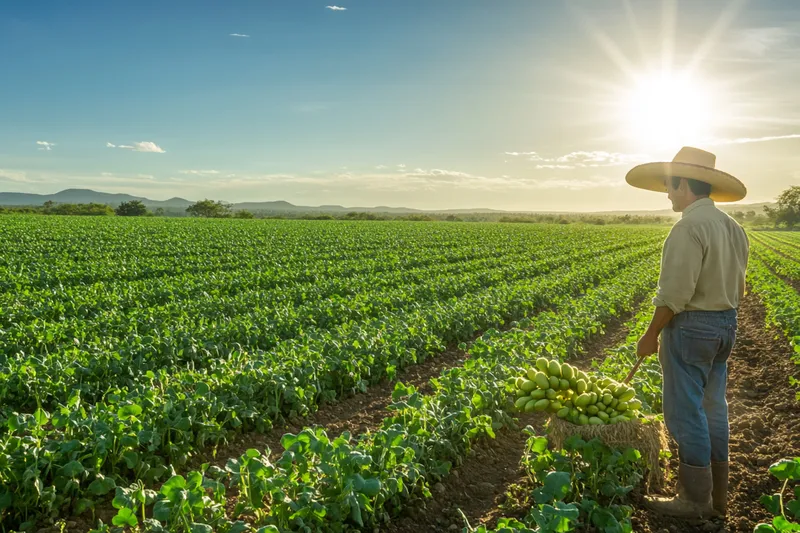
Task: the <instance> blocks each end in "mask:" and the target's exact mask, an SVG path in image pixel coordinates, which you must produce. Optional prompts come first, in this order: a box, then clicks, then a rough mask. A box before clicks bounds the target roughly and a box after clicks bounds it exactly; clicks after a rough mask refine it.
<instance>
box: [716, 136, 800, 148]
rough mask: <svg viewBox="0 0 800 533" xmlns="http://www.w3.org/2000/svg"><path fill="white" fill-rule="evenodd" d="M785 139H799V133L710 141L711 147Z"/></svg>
mask: <svg viewBox="0 0 800 533" xmlns="http://www.w3.org/2000/svg"><path fill="white" fill-rule="evenodd" d="M787 139H800V133H790V134H789V135H771V136H768V137H740V138H738V139H717V140H714V141H711V143H709V144H712V145H715V146H720V145H726V144H749V143H764V142H769V141H784V140H787Z"/></svg>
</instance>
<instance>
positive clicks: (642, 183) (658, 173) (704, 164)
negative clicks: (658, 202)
mask: <svg viewBox="0 0 800 533" xmlns="http://www.w3.org/2000/svg"><path fill="white" fill-rule="evenodd" d="M716 160H717V156H715V155H714V154H712V153H711V152H706V151H705V150H700V149H699V148H692V147H691V146H684V147H683V148H681V149H680V151H678V153H677V155H676V156H675V157H674V158H673V159H672V162H669V163H667V162H660V163H645V164H643V165H638V166H636V167H634V168H632V169H631V170H630V172H628V174H627V175H626V176H625V181H627V182H628V183H629V184H630V185H633V186H634V187H637V188H639V189H647V190H648V191H656V192H667V187H666V185H665V180H666V179H668V178H671V177H672V176H677V177H680V178H690V179H694V180H697V181H703V182H705V183H710V184H711V195H710V198H711V199H712V200H714V201H716V202H736V201H738V200H741V199H742V198H744V197H745V195H746V194H747V188H745V186H744V184H743V183H742V182H741V181H739V180H738V179H736V178H734V177H733V176H731V175H730V174H728V173H726V172H722V171H721V170H717V169H716V168H714V164H715V163H716Z"/></svg>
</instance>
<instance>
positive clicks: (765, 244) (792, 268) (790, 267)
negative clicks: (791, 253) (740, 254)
mask: <svg viewBox="0 0 800 533" xmlns="http://www.w3.org/2000/svg"><path fill="white" fill-rule="evenodd" d="M753 240H754V244H755V246H753V248H752V250H751V257H753V256H755V257H756V258H757V259H760V260H761V261H763V262H764V263H765V264H766V265H767V266H769V268H770V269H772V271H773V272H775V273H776V274H778V275H779V276H782V277H784V278H786V279H788V280H790V281H797V282H800V261H796V260H794V259H791V258H790V257H787V256H784V255H781V254H778V253H776V252H775V251H774V250H772V249H770V247H774V246H773V245H772V243H770V242H769V241H768V240H766V239H763V238H760V237H757V238H755V239H753ZM796 255H797V256H798V257H800V250H798V251H797V252H796Z"/></svg>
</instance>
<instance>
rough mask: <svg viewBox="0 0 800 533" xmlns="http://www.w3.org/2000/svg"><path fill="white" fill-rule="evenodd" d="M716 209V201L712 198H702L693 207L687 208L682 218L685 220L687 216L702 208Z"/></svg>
mask: <svg viewBox="0 0 800 533" xmlns="http://www.w3.org/2000/svg"><path fill="white" fill-rule="evenodd" d="M708 206H711V207H714V200H712V199H711V198H700V199H699V200H695V201H694V202H693V203H692V205H690V206H689V207H687V208H686V209H684V210H683V214H681V218H684V217H685V216H686V215H688V214H689V213H691V212H692V211H694V210H695V209H699V208H701V207H708Z"/></svg>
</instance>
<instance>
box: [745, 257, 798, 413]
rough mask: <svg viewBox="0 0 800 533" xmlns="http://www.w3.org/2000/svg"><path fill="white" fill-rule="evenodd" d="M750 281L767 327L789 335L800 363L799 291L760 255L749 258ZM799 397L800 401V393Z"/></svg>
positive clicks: (795, 382)
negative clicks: (761, 305)
mask: <svg viewBox="0 0 800 533" xmlns="http://www.w3.org/2000/svg"><path fill="white" fill-rule="evenodd" d="M747 282H748V285H749V286H750V288H751V289H752V290H753V292H755V293H756V294H757V295H758V297H759V299H760V300H761V302H762V303H763V304H764V307H765V309H766V311H767V316H766V323H767V327H775V328H777V329H778V330H780V331H782V332H783V333H784V334H785V335H786V338H787V339H788V340H789V343H790V344H791V346H792V347H793V349H794V356H793V359H794V361H795V363H797V364H800V294H798V293H797V291H796V290H794V288H793V287H792V286H791V285H789V284H788V283H786V282H785V281H783V280H782V279H780V278H779V277H778V276H776V275H775V274H773V273H772V272H771V271H770V269H769V268H768V267H767V266H766V265H765V264H764V263H763V262H762V261H761V260H760V259H758V258H753V257H751V259H750V264H749V265H748V269H747ZM789 379H790V383H791V384H793V385H799V384H800V383H799V382H798V380H797V379H795V378H793V377H791V378H789ZM797 398H798V400H800V392H798V393H797Z"/></svg>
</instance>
